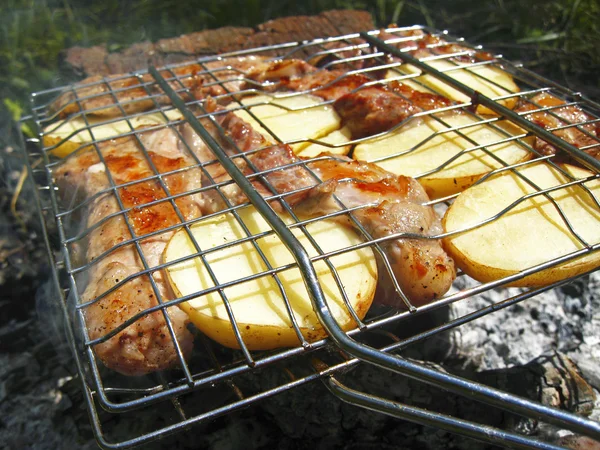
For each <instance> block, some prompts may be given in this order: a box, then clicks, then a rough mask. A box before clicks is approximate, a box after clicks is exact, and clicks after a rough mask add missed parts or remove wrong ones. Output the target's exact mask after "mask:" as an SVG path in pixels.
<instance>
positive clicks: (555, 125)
mask: <svg viewBox="0 0 600 450" xmlns="http://www.w3.org/2000/svg"><path fill="white" fill-rule="evenodd" d="M564 104H565V102H564V101H563V100H561V99H559V98H557V97H554V96H552V95H551V94H548V93H547V92H542V93H540V94H537V95H536V96H535V97H533V98H532V99H531V101H529V102H528V101H524V100H522V101H521V104H520V105H519V106H518V107H517V108H516V109H515V111H516V112H521V113H527V112H528V111H532V112H531V113H529V114H524V117H525V118H526V119H528V120H530V121H531V122H533V123H535V124H536V125H539V126H540V127H542V128H545V129H546V130H549V131H552V133H553V134H555V135H556V136H558V137H559V138H561V139H563V140H564V141H566V142H568V143H569V144H571V145H573V146H575V147H577V148H582V149H583V151H584V152H586V153H588V154H589V155H591V156H593V157H594V158H596V159H600V122H598V121H597V122H593V123H587V124H586V122H589V121H591V120H593V119H594V117H591V116H590V115H589V114H586V113H585V112H584V111H583V110H582V109H581V108H579V107H578V106H575V105H571V106H563V107H561V105H564ZM536 105H537V106H536ZM542 108H550V109H548V110H547V111H539V110H540V109H542ZM535 111H539V112H535ZM586 147H590V148H586ZM533 148H535V149H536V150H537V151H539V152H540V153H542V154H544V155H554V154H557V152H556V147H554V146H553V145H551V144H549V143H548V142H546V141H544V140H543V139H540V138H539V137H536V138H535V141H534V144H533ZM557 158H558V160H559V161H563V162H567V161H568V162H571V163H575V164H578V163H577V161H574V160H573V159H572V158H571V157H570V156H569V155H568V154H566V153H565V152H559V153H558V154H557Z"/></svg>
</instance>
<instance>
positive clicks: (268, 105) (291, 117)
mask: <svg viewBox="0 0 600 450" xmlns="http://www.w3.org/2000/svg"><path fill="white" fill-rule="evenodd" d="M241 103H242V104H243V105H245V106H248V107H249V110H250V111H252V113H253V114H254V115H255V116H256V117H258V119H259V120H260V121H261V122H263V123H264V125H265V126H266V127H267V128H268V129H269V130H271V133H273V134H274V135H275V136H277V137H278V138H279V139H280V140H281V141H282V142H290V141H295V140H298V139H301V140H305V139H309V138H312V139H319V138H322V137H324V136H327V135H328V134H330V133H331V132H332V131H335V130H338V129H339V128H340V127H341V120H340V117H339V116H338V114H337V113H336V112H335V110H334V109H333V106H331V105H322V103H323V99H322V98H319V97H315V96H314V95H294V96H290V97H283V98H273V97H270V96H268V95H256V96H254V97H246V98H244V99H242V100H241ZM229 107H230V108H236V107H239V105H237V104H232V105H230V106H229ZM235 114H237V115H238V116H239V117H241V118H242V119H244V120H245V121H246V122H248V123H249V124H250V125H252V127H253V128H254V129H255V130H256V131H258V132H260V133H261V134H262V135H263V136H265V138H266V139H267V140H269V141H271V142H273V143H275V142H277V140H276V139H275V138H274V137H273V134H271V133H269V131H268V130H266V129H265V128H264V127H262V126H261V125H260V124H259V123H258V121H256V120H255V119H254V117H252V116H251V115H250V114H248V112H246V111H243V110H236V111H235ZM309 145H311V143H310V142H308V141H302V142H298V143H295V144H292V149H293V150H294V152H295V153H298V152H300V151H301V150H303V149H304V148H306V147H308V146H309Z"/></svg>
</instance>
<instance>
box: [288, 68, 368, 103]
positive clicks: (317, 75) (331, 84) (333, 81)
mask: <svg viewBox="0 0 600 450" xmlns="http://www.w3.org/2000/svg"><path fill="white" fill-rule="evenodd" d="M368 81H372V80H371V79H370V78H368V77H366V76H364V75H360V74H347V73H345V72H342V71H340V70H332V71H324V70H320V71H318V72H312V73H308V74H306V75H304V76H302V77H299V78H294V79H286V80H281V83H280V87H281V88H284V89H289V90H290V91H295V92H305V93H307V94H312V95H317V96H319V97H321V98H323V99H325V100H335V99H337V98H340V97H341V96H343V95H346V94H348V93H350V92H352V91H354V90H356V89H358V88H359V87H360V86H362V85H363V84H365V83H367V82H368Z"/></svg>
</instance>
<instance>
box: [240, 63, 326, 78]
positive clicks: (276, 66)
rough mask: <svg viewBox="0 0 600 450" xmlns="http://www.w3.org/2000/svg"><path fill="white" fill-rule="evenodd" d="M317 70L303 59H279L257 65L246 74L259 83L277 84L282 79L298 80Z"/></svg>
mask: <svg viewBox="0 0 600 450" xmlns="http://www.w3.org/2000/svg"><path fill="white" fill-rule="evenodd" d="M316 70H317V68H316V67H315V66H313V65H311V64H309V63H307V62H305V61H303V60H301V59H278V60H275V61H267V62H265V63H263V64H259V65H256V66H255V67H253V68H252V69H250V70H246V73H247V75H248V78H250V79H252V80H255V81H257V82H259V83H275V82H278V81H280V80H282V79H293V78H298V77H301V76H302V75H305V74H307V73H311V72H314V71H316Z"/></svg>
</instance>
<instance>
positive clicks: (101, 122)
mask: <svg viewBox="0 0 600 450" xmlns="http://www.w3.org/2000/svg"><path fill="white" fill-rule="evenodd" d="M165 115H166V116H167V119H168V120H179V119H181V117H182V116H181V113H180V112H179V111H178V110H169V111H165ZM167 119H165V116H163V114H162V113H157V112H155V113H148V114H141V115H138V116H135V117H132V118H131V119H130V122H131V126H133V128H139V127H147V126H152V125H161V124H164V123H167ZM87 120H88V123H89V127H88V126H87V124H86V123H85V120H84V119H83V117H81V116H78V117H73V118H70V119H66V120H61V121H58V122H55V123H52V124H51V125H48V126H47V127H46V128H45V129H44V135H43V142H44V147H52V146H55V145H56V146H57V147H56V148H54V149H52V150H51V152H50V153H51V154H52V155H54V156H57V157H59V158H65V157H67V156H68V155H70V154H71V153H73V152H74V151H75V150H77V149H78V148H79V147H81V146H84V145H85V144H87V143H90V142H92V141H93V140H94V138H95V139H96V140H100V139H110V138H112V137H115V136H119V135H121V134H123V133H128V132H130V131H131V127H130V126H129V124H128V123H127V121H126V120H118V121H111V120H110V119H107V118H105V117H98V116H91V115H90V116H87ZM107 122H108V123H107ZM90 131H91V133H90ZM92 134H93V137H92Z"/></svg>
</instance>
